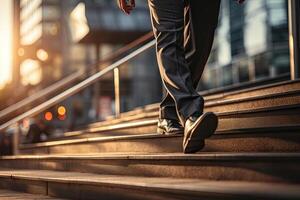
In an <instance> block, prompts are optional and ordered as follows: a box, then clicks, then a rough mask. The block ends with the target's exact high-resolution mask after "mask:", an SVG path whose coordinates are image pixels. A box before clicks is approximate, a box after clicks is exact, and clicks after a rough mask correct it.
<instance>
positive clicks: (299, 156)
mask: <svg viewBox="0 0 300 200" xmlns="http://www.w3.org/2000/svg"><path fill="white" fill-rule="evenodd" d="M66 159H68V160H69V159H70V160H165V161H168V160H169V161H170V160H189V161H197V160H199V161H236V160H238V161H254V162H259V161H266V160H272V161H276V160H277V161H282V159H289V160H297V161H300V152H291V153H282V152H280V153H278V152H270V153H264V152H255V153H253V152H248V153H245V152H243V153H198V154H183V153H167V154H126V153H124V154H104V155H103V154H101V155H89V154H85V155H72V154H70V155H67V154H66V155H17V156H1V157H0V161H11V160H66Z"/></svg>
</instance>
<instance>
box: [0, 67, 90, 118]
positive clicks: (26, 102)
mask: <svg viewBox="0 0 300 200" xmlns="http://www.w3.org/2000/svg"><path fill="white" fill-rule="evenodd" d="M83 74H84V72H83V71H78V72H74V73H72V74H71V75H69V76H67V77H65V78H64V79H62V80H60V81H58V82H56V83H54V84H53V85H51V86H49V87H47V88H45V89H42V90H41V91H39V92H37V93H36V94H35V95H32V96H29V97H27V98H25V99H23V100H21V101H19V102H17V103H15V104H13V105H11V106H9V107H8V108H5V109H3V110H1V111H0V121H1V120H3V119H7V118H9V117H11V116H12V115H13V114H14V113H16V112H17V111H18V112H20V109H22V108H24V107H26V106H30V105H32V104H33V103H35V102H37V101H38V100H40V99H41V98H44V97H45V96H48V95H51V94H53V93H55V92H56V91H58V90H61V89H63V88H65V87H66V86H68V85H70V84H72V83H73V82H74V81H76V80H78V79H79V78H81V77H82V76H83Z"/></svg>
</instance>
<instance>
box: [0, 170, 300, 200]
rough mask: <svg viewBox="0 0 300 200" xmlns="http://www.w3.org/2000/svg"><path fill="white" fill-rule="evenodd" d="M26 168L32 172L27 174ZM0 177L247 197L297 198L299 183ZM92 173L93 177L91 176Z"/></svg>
mask: <svg viewBox="0 0 300 200" xmlns="http://www.w3.org/2000/svg"><path fill="white" fill-rule="evenodd" d="M42 171H43V172H42ZM22 172H23V174H22ZM26 172H27V174H26ZM28 172H29V173H30V174H32V175H30V174H29V173H28ZM41 172H42V173H47V175H44V174H42V173H41ZM49 173H51V174H49ZM61 175H63V177H61ZM0 177H2V178H9V179H11V180H18V179H20V180H31V181H44V182H47V183H48V182H51V183H65V184H81V185H90V186H101V187H103V186H104V187H118V188H126V189H134V190H135V189H139V190H142V191H146V192H147V191H148V192H149V191H151V192H155V191H157V192H168V193H172V194H192V195H201V194H203V193H205V194H210V195H214V194H218V195H220V194H221V195H242V196H245V195H247V196H248V197H249V196H251V197H260V196H264V197H282V198H300V191H299V187H300V185H298V184H282V183H275V184H272V185H270V184H268V183H263V182H251V183H249V182H243V181H210V180H200V179H184V178H165V177H159V178H157V177H155V178H152V177H134V176H119V175H99V174H89V173H74V172H53V171H48V170H19V172H18V171H17V170H15V171H0ZM91 177H93V179H92V178H91ZM131 179H132V180H131ZM275 188H276V189H275ZM191 192H192V193H191Z"/></svg>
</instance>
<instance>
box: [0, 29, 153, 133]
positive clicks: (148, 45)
mask: <svg viewBox="0 0 300 200" xmlns="http://www.w3.org/2000/svg"><path fill="white" fill-rule="evenodd" d="M152 37H153V35H152V34H147V35H145V36H143V37H142V38H140V39H139V40H137V41H134V42H132V43H130V44H129V45H127V46H125V47H124V48H121V49H120V50H119V51H117V52H115V53H114V54H112V55H111V56H108V58H107V59H105V60H102V61H101V62H100V63H98V65H99V64H103V63H107V62H109V61H112V60H114V59H116V58H117V57H118V56H120V55H122V54H124V53H126V52H128V51H130V50H131V49H132V48H134V47H135V46H138V45H140V44H142V43H145V42H146V41H147V40H150V39H151V38H152ZM154 45H155V40H151V41H150V42H148V43H146V44H144V45H143V46H141V47H139V48H138V49H136V50H134V51H133V52H131V53H129V54H128V55H126V56H125V57H123V58H121V59H120V60H118V61H116V62H114V63H113V64H111V65H109V66H107V67H106V68H104V69H103V70H101V71H99V72H97V73H95V74H94V75H92V76H90V77H89V78H87V79H85V80H84V81H82V82H80V83H78V84H76V85H74V86H73V87H71V88H69V89H67V90H66V91H64V92H62V93H61V94H59V95H57V96H55V97H53V98H51V99H49V100H47V101H46V102H44V103H42V104H40V105H38V106H36V107H34V108H32V109H31V110H29V111H27V112H25V113H23V114H21V115H19V116H17V117H15V118H13V119H11V120H9V121H7V122H6V123H4V124H2V125H1V126H0V132H3V131H5V130H6V129H7V128H8V127H10V126H13V125H15V124H17V123H19V122H20V121H21V120H24V119H26V118H29V117H32V116H35V115H36V114H39V113H41V112H43V111H45V110H47V109H48V108H50V107H52V106H54V105H56V104H57V103H60V102H61V101H63V100H65V99H66V98H68V97H70V96H72V95H74V94H76V93H78V92H80V91H82V90H83V89H85V88H87V87H88V86H90V85H91V84H93V83H95V82H97V81H99V80H100V79H101V78H102V77H103V76H104V75H105V74H107V73H109V72H112V71H113V72H114V79H115V80H114V83H115V94H116V95H115V98H117V99H116V100H115V102H116V103H115V107H116V108H117V109H116V111H117V112H116V115H119V114H120V95H119V74H118V73H119V72H118V67H119V66H121V65H122V64H124V63H126V62H127V61H129V60H131V59H132V58H134V57H136V56H137V55H139V54H141V53H142V52H144V51H146V50H147V49H149V48H151V47H153V46H154ZM39 96H40V95H39Z"/></svg>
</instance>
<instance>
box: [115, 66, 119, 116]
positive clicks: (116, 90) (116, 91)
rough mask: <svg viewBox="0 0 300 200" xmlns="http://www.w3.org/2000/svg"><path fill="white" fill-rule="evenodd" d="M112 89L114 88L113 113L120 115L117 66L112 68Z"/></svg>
mask: <svg viewBox="0 0 300 200" xmlns="http://www.w3.org/2000/svg"><path fill="white" fill-rule="evenodd" d="M114 90H115V115H116V117H118V116H120V113H121V102H120V71H119V68H115V69H114Z"/></svg>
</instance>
